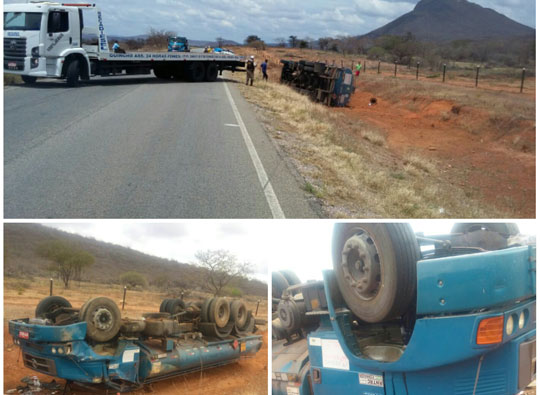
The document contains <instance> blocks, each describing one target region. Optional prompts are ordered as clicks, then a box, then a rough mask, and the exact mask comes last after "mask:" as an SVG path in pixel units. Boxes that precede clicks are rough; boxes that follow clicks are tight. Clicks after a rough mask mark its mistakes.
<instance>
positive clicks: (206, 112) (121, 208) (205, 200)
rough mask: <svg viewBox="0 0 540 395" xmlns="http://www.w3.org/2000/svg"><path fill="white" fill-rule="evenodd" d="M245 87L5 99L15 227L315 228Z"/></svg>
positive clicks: (128, 84)
mask: <svg viewBox="0 0 540 395" xmlns="http://www.w3.org/2000/svg"><path fill="white" fill-rule="evenodd" d="M313 207H314V206H313V204H310V203H309V199H308V197H307V196H306V194H305V192H304V191H303V190H302V189H301V185H300V182H299V181H298V178H297V177H295V176H294V175H293V174H292V172H291V171H290V170H289V168H288V167H287V165H286V161H284V160H283V158H281V157H280V153H279V152H278V151H277V150H276V148H275V146H274V144H273V143H272V141H270V139H269V138H268V136H267V135H266V133H265V131H264V130H263V129H262V127H261V125H260V124H259V123H258V122H257V120H256V117H255V114H254V112H253V110H252V108H251V106H250V105H249V104H248V103H246V102H245V100H244V99H243V98H242V97H241V95H240V94H239V92H238V91H237V89H236V88H235V83H234V82H232V81H227V80H223V79H222V80H218V81H217V82H213V83H197V84H194V83H186V82H163V81H159V80H157V79H155V78H153V77H152V76H148V77H146V76H144V77H118V78H107V79H106V78H103V79H101V78H97V79H95V80H91V81H90V82H89V83H87V84H85V85H83V86H81V87H78V88H68V87H67V86H65V83H64V82H62V81H56V80H43V81H38V82H37V84H36V85H33V86H10V87H7V88H5V90H4V217H5V218H283V217H286V218H314V217H317V210H316V209H315V210H314V209H313Z"/></svg>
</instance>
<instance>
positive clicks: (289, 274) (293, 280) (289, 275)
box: [279, 270, 301, 286]
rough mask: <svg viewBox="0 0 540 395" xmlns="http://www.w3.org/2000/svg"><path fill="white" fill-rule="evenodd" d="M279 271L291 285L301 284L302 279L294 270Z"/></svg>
mask: <svg viewBox="0 0 540 395" xmlns="http://www.w3.org/2000/svg"><path fill="white" fill-rule="evenodd" d="M279 272H280V273H281V275H282V276H283V277H285V279H286V280H287V282H288V283H289V286H291V285H297V284H300V282H301V281H300V279H299V278H298V276H297V275H296V273H295V272H293V271H292V270H280V271H279Z"/></svg>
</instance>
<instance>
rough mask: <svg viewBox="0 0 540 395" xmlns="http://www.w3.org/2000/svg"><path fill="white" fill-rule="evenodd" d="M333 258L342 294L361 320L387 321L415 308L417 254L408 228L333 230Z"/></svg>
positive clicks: (356, 226) (377, 226)
mask: <svg viewBox="0 0 540 395" xmlns="http://www.w3.org/2000/svg"><path fill="white" fill-rule="evenodd" d="M332 257H333V261H334V272H335V275H336V279H337V282H338V285H339V289H340V291H341V294H342V295H343V298H344V299H345V302H346V303H347V306H348V307H349V309H351V310H352V312H353V313H354V314H355V315H356V316H357V317H358V318H360V319H361V320H363V321H366V322H370V323H375V322H381V321H386V320H389V319H392V318H395V317H397V316H400V315H403V314H404V313H405V312H406V311H407V309H408V308H409V307H410V304H411V303H414V295H415V293H416V262H417V261H418V260H419V259H420V248H419V247H418V243H417V242H416V238H415V236H414V233H413V231H412V228H411V227H410V225H409V224H402V223H398V224H388V223H379V224H363V223H359V224H351V223H348V224H336V225H335V227H334V235H333V240H332Z"/></svg>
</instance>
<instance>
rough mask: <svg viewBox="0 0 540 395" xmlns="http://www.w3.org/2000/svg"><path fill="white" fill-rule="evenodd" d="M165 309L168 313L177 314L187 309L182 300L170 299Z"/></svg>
mask: <svg viewBox="0 0 540 395" xmlns="http://www.w3.org/2000/svg"><path fill="white" fill-rule="evenodd" d="M165 308H166V310H165V311H166V312H167V313H171V314H177V313H179V312H181V311H184V310H185V309H186V304H185V303H184V301H183V300H182V299H170V300H169V302H168V303H167V305H166V307H165Z"/></svg>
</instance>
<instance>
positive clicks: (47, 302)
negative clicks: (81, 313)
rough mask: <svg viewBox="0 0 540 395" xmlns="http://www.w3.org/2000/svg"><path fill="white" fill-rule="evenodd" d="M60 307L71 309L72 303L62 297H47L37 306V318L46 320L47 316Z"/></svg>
mask: <svg viewBox="0 0 540 395" xmlns="http://www.w3.org/2000/svg"><path fill="white" fill-rule="evenodd" d="M60 307H71V303H69V301H68V300H67V299H66V298H64V297H62V296H47V297H46V298H43V299H41V300H40V301H39V303H38V305H37V306H36V312H35V316H36V318H45V317H46V315H47V314H49V313H51V312H53V311H54V310H56V309H58V308H60Z"/></svg>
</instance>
